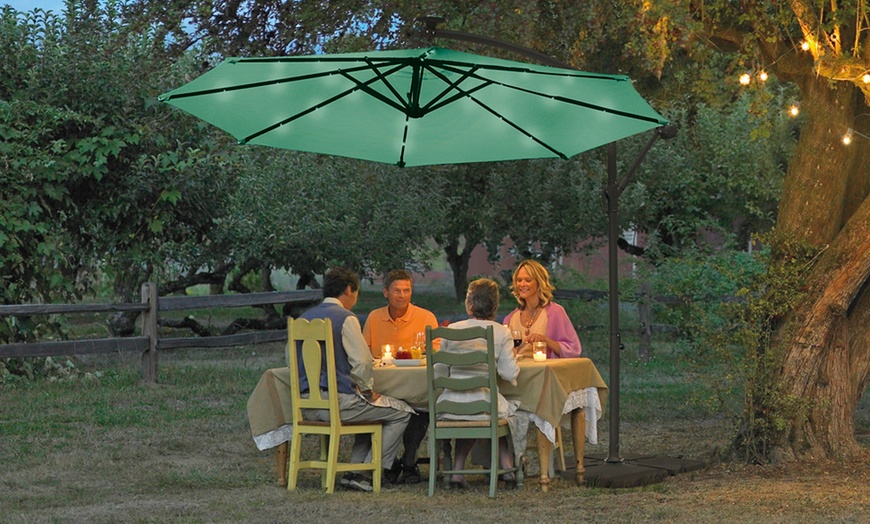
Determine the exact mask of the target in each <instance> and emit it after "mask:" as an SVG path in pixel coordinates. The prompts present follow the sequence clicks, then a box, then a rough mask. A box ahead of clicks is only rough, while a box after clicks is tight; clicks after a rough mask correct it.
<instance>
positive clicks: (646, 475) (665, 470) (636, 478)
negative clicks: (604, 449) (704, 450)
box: [559, 454, 707, 488]
mask: <svg viewBox="0 0 870 524" xmlns="http://www.w3.org/2000/svg"><path fill="white" fill-rule="evenodd" d="M606 459H607V457H606V455H585V456H584V457H583V467H584V468H585V469H586V471H585V473H584V475H583V478H584V480H585V482H586V486H587V487H595V488H633V487H638V486H648V485H650V484H657V483H659V482H663V481H664V480H665V479H666V478H667V477H669V476H674V475H678V474H680V473H687V472H690V471H696V470H699V469H702V468H704V467H705V466H707V464H706V463H705V462H703V461H700V460H694V459H687V458H681V457H658V456H653V455H638V454H633V455H632V454H627V455H624V456H623V461H622V462H618V463H610V462H606ZM565 462H566V463H567V464H576V461H574V460H573V457H571V458H569V457H566V458H565ZM559 475H560V476H562V477H563V478H565V479H568V480H574V479H575V478H576V467H568V468H567V469H566V470H565V471H560V472H559Z"/></svg>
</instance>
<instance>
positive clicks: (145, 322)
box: [142, 282, 157, 384]
mask: <svg viewBox="0 0 870 524" xmlns="http://www.w3.org/2000/svg"><path fill="white" fill-rule="evenodd" d="M142 303H144V304H148V311H146V312H144V313H143V314H142V336H144V337H148V349H147V350H146V351H144V352H143V353H142V381H143V382H145V383H146V384H156V383H157V284H155V283H154V282H145V283H144V284H142Z"/></svg>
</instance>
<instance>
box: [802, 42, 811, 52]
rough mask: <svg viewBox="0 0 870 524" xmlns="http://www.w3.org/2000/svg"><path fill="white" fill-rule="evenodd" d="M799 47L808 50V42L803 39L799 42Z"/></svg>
mask: <svg viewBox="0 0 870 524" xmlns="http://www.w3.org/2000/svg"><path fill="white" fill-rule="evenodd" d="M801 49H803V50H804V51H809V50H810V43H809V42H807V41H806V40H804V41H803V42H801Z"/></svg>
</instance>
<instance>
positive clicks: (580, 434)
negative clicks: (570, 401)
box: [571, 408, 586, 486]
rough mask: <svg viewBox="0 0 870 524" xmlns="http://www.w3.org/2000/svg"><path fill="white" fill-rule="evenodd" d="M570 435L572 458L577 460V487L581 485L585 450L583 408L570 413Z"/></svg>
mask: <svg viewBox="0 0 870 524" xmlns="http://www.w3.org/2000/svg"><path fill="white" fill-rule="evenodd" d="M571 435H572V438H573V439H574V458H575V459H577V485H578V486H582V485H583V473H584V472H585V471H586V470H585V468H584V467H583V455H584V454H585V448H586V413H584V412H583V408H580V409H575V410H574V411H572V412H571Z"/></svg>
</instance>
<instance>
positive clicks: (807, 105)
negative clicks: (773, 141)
mask: <svg viewBox="0 0 870 524" xmlns="http://www.w3.org/2000/svg"><path fill="white" fill-rule="evenodd" d="M798 84H799V86H800V88H801V91H802V94H803V96H802V106H801V109H802V111H803V112H804V113H805V114H806V115H807V121H806V123H805V125H804V126H803V128H802V129H801V137H800V144H799V145H798V148H797V152H796V154H795V157H794V159H793V161H792V163H791V164H790V166H789V172H788V176H787V178H786V183H785V186H784V192H783V197H782V200H781V202H780V209H779V215H778V218H777V230H778V232H779V233H781V234H785V235H787V236H790V237H792V238H798V239H802V240H804V241H805V242H807V243H809V244H811V245H814V246H817V247H818V249H819V252H820V255H819V257H818V259H817V261H816V262H815V266H814V267H813V269H812V271H811V272H810V274H809V277H808V281H807V286H806V288H805V289H806V298H805V299H804V300H803V301H802V302H801V305H800V306H799V307H798V308H796V309H795V310H794V311H793V312H792V313H791V314H790V315H789V316H788V317H787V318H785V319H784V321H783V322H782V324H781V325H780V326H779V327H778V330H777V333H776V337H775V340H777V341H778V342H779V343H781V344H782V346H781V347H782V349H783V350H784V356H783V361H782V362H783V365H782V368H781V376H780V377H779V379H780V384H781V386H782V387H783V392H784V393H785V394H786V395H788V396H790V397H791V398H794V399H798V400H803V401H810V404H809V408H808V409H809V411H808V412H807V413H805V415H806V416H805V417H804V416H802V415H801V414H794V415H793V416H792V418H791V419H790V421H789V427H788V430H787V431H786V432H785V433H784V434H783V438H782V441H781V442H779V443H775V444H778V445H777V446H776V447H775V452H774V456H773V457H772V458H777V457H781V458H784V459H794V458H820V457H842V456H849V455H852V454H854V453H855V452H856V451H857V450H858V445H857V443H856V441H855V436H854V425H853V421H854V413H855V407H856V405H857V403H858V400H859V399H860V398H861V395H862V394H863V392H864V389H865V387H866V385H867V382H868V378H870V289H868V287H870V286H868V275H870V198H868V188H870V172H868V166H870V143H865V142H861V140H863V139H861V138H860V137H857V138H856V139H855V140H856V142H855V143H853V144H852V145H850V146H846V145H844V144H843V142H842V140H841V137H842V136H843V134H844V133H845V131H846V129H847V128H849V127H851V128H855V129H858V130H861V132H862V133H864V134H865V135H868V133H866V132H865V131H866V129H867V127H868V126H867V125H864V126H862V127H860V128H859V127H857V126H856V124H861V122H857V121H856V115H861V114H863V113H870V110H868V108H867V106H866V105H865V103H864V101H863V96H861V94H860V92H859V91H858V90H857V89H855V88H854V87H853V86H851V85H849V84H846V83H837V84H832V83H831V82H830V81H829V80H828V79H825V78H820V77H805V78H803V79H801V80H799V82H798ZM865 119H866V120H868V123H870V118H867V117H865Z"/></svg>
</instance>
